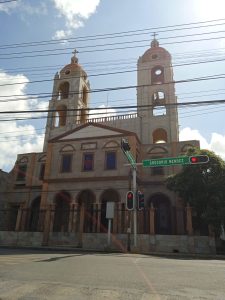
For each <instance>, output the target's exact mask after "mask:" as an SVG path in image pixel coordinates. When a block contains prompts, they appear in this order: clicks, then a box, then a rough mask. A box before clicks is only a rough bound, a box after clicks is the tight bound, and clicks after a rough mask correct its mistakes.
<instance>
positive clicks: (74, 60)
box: [71, 49, 79, 63]
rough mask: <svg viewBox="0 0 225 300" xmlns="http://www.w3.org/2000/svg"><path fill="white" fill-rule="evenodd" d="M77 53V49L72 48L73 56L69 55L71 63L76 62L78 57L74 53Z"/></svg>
mask: <svg viewBox="0 0 225 300" xmlns="http://www.w3.org/2000/svg"><path fill="white" fill-rule="evenodd" d="M77 53H79V52H78V51H77V49H74V50H73V52H72V54H73V57H71V63H78V58H77V57H76V54H77Z"/></svg>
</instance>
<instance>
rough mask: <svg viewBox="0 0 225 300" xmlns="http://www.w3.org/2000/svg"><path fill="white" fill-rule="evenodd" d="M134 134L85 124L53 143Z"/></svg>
mask: <svg viewBox="0 0 225 300" xmlns="http://www.w3.org/2000/svg"><path fill="white" fill-rule="evenodd" d="M133 134H134V133H133V132H130V131H126V130H121V129H117V128H113V127H110V126H105V125H102V124H93V123H91V124H85V125H82V126H79V127H78V128H76V129H73V130H70V131H68V132H65V133H64V134H62V135H60V136H58V137H56V138H54V139H52V141H55V142H56V141H68V140H77V139H79V140H80V139H89V138H103V137H104V138H107V137H113V136H120V135H121V136H123V135H133Z"/></svg>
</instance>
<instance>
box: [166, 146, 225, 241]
mask: <svg viewBox="0 0 225 300" xmlns="http://www.w3.org/2000/svg"><path fill="white" fill-rule="evenodd" d="M186 155H187V156H192V155H208V156H209V162H208V163H204V164H196V165H193V164H192V165H186V166H184V167H183V168H182V171H181V172H180V173H178V174H176V175H172V176H170V177H168V178H167V182H166V183H167V187H168V189H170V190H172V191H174V192H175V193H177V194H178V195H179V196H180V197H181V198H182V199H183V201H184V202H185V203H186V204H187V203H189V204H190V206H191V207H193V209H194V212H195V214H196V220H197V222H198V226H200V225H201V224H207V225H211V226H213V228H214V231H215V233H216V235H217V236H218V235H219V234H220V230H221V224H225V162H224V160H222V159H221V158H220V157H219V156H218V155H216V154H215V153H214V152H212V151H208V150H200V149H198V148H191V149H189V150H188V152H187V153H186Z"/></svg>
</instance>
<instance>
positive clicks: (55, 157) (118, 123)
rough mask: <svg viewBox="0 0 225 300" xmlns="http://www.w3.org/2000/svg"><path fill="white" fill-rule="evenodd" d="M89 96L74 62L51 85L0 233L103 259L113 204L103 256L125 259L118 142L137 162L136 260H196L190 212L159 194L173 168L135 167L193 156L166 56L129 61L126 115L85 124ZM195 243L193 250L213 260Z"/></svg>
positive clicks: (124, 179)
mask: <svg viewBox="0 0 225 300" xmlns="http://www.w3.org/2000/svg"><path fill="white" fill-rule="evenodd" d="M90 95H91V88H90V82H89V79H88V74H87V73H86V72H85V70H84V69H83V68H82V66H81V65H80V64H79V63H78V58H77V57H76V54H74V56H73V57H72V58H71V62H70V63H69V64H68V65H66V66H64V67H63V68H62V69H61V70H60V71H59V72H58V73H56V75H55V77H54V84H53V92H52V98H51V100H50V101H49V110H48V117H47V124H46V131H45V138H44V145H43V152H40V153H22V154H18V157H17V161H16V164H15V167H14V169H13V179H12V180H11V182H10V185H9V188H8V191H9V192H10V194H9V195H10V196H8V198H9V199H8V201H7V209H8V221H7V226H8V227H7V228H8V229H7V230H8V231H10V232H11V234H13V232H14V233H16V234H17V244H18V243H19V244H21V245H39V246H41V245H44V246H70V247H77V248H83V249H97V250H104V249H106V248H107V247H109V244H107V231H108V224H109V222H108V219H107V218H106V210H107V203H108V202H113V203H114V204H113V210H114V212H113V213H114V216H113V219H112V223H111V225H112V226H111V233H112V240H111V245H110V248H112V249H117V250H121V251H123V250H124V249H125V250H126V249H127V241H128V235H129V238H131V248H132V245H133V238H134V237H133V232H134V226H133V224H134V211H133V210H128V209H127V207H126V195H127V192H128V191H130V190H132V189H133V178H132V168H131V167H130V166H129V165H128V161H127V158H126V156H125V155H124V153H123V151H122V150H121V140H122V139H124V140H126V141H128V143H129V145H130V148H131V149H130V152H131V153H132V156H133V157H134V159H135V161H136V162H137V167H136V169H137V171H136V187H137V191H141V193H143V194H144V208H143V209H142V210H137V211H136V217H135V218H136V219H137V223H136V224H137V227H136V230H137V245H136V249H137V251H140V252H151V251H159V250H160V251H166V252H172V251H180V252H196V251H197V250H196V249H197V248H196V247H197V246H196V240H195V237H194V236H193V230H192V222H191V208H190V207H185V205H184V203H183V202H182V199H180V198H179V197H177V196H176V195H175V194H174V193H173V192H171V191H169V190H168V189H167V188H166V185H165V180H166V178H167V176H169V175H170V174H174V173H176V172H178V171H179V170H180V168H181V167H180V166H167V167H162V166H158V167H157V166H156V167H143V166H142V164H141V163H142V161H143V160H147V159H155V158H157V159H160V158H166V157H178V156H182V155H184V154H185V152H186V151H187V149H188V148H189V147H193V146H195V147H199V141H196V140H191V141H182V142H180V141H179V124H178V111H177V105H176V103H177V97H176V93H175V83H174V78H173V66H172V58H171V55H170V53H169V52H168V51H167V50H166V49H164V48H162V47H160V45H159V42H158V41H157V40H156V39H155V38H154V39H153V40H152V42H151V45H150V48H149V49H148V50H147V51H145V52H144V54H143V55H142V56H140V57H139V59H138V61H137V111H136V112H135V113H130V114H129V113H125V112H124V114H123V115H122V114H120V115H114V116H107V115H106V116H104V117H101V115H100V116H99V117H98V118H92V119H90V118H89V114H90V115H91V111H92V110H91V109H90V105H89V103H90ZM1 232H2V231H1ZM1 232H0V244H1V243H2V241H1ZM18 236H20V239H19V238H18ZM11 238H12V237H11ZM201 238H203V237H201ZM204 238H205V240H201V241H200V240H199V239H200V237H199V239H198V245H199V243H200V242H201V243H202V244H204V245H205V246H204V247H205V248H204V247H203V248H204V249H206V250H204V251H206V252H207V251H208V252H210V251H213V250H210V249H212V248H213V247H212V245H211V244H210V243H212V242H211V241H210V240H209V237H208V236H207V237H206V236H205V237H204ZM6 239H7V237H6ZM8 239H9V238H8ZM18 240H19V242H18ZM199 241H200V242H199ZM210 247H211V248H210Z"/></svg>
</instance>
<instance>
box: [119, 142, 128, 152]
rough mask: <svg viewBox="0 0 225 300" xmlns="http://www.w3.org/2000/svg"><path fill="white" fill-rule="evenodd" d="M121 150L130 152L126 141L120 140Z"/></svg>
mask: <svg viewBox="0 0 225 300" xmlns="http://www.w3.org/2000/svg"><path fill="white" fill-rule="evenodd" d="M121 149H122V150H123V151H124V152H126V151H130V145H129V143H128V141H127V140H126V139H122V140H121Z"/></svg>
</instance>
